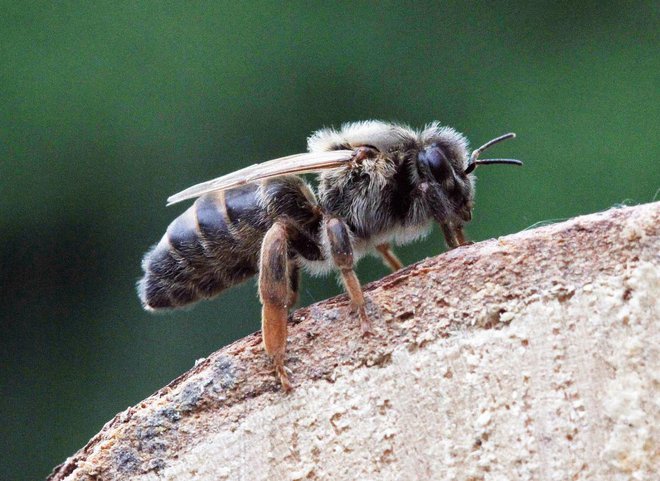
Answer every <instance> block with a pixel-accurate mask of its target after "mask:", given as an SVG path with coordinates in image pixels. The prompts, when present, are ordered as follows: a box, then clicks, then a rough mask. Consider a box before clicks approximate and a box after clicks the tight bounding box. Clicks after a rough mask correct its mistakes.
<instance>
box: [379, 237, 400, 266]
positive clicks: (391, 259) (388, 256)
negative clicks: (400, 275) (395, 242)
mask: <svg viewBox="0 0 660 481" xmlns="http://www.w3.org/2000/svg"><path fill="white" fill-rule="evenodd" d="M376 250H377V251H378V253H379V254H380V256H381V257H382V258H383V262H384V263H385V265H386V266H387V267H389V268H390V269H392V272H396V271H398V270H399V269H401V268H402V267H403V264H402V263H401V261H400V260H399V258H398V257H397V256H396V254H395V253H394V251H393V250H392V247H391V246H390V245H389V244H380V245H377V246H376Z"/></svg>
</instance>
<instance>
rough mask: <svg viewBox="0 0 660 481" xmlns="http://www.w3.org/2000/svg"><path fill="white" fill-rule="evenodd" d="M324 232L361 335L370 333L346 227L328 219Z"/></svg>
mask: <svg viewBox="0 0 660 481" xmlns="http://www.w3.org/2000/svg"><path fill="white" fill-rule="evenodd" d="M326 232H327V234H328V241H329V242H330V251H331V252H332V259H333V261H334V263H335V265H336V266H337V267H338V268H339V270H340V272H341V278H342V281H343V282H344V287H345V288H346V292H347V293H348V296H349V297H350V298H351V305H352V307H353V310H354V311H357V313H358V315H359V316H360V329H361V330H362V335H367V334H371V333H372V329H371V321H370V320H369V317H368V316H367V311H366V310H365V308H364V295H363V293H362V286H361V285H360V281H359V280H358V278H357V276H356V275H355V271H354V270H353V246H352V245H351V238H350V236H349V235H348V226H347V225H346V224H345V223H344V222H343V221H342V220H340V219H337V218H335V217H333V218H329V219H328V220H327V222H326Z"/></svg>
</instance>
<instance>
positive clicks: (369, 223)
mask: <svg viewBox="0 0 660 481" xmlns="http://www.w3.org/2000/svg"><path fill="white" fill-rule="evenodd" d="M513 137H515V134H513V133H510V134H506V135H502V136H500V137H497V138H495V139H493V140H491V141H490V142H488V143H486V144H484V145H483V146H481V147H479V148H478V149H476V150H475V151H473V152H472V154H471V155H468V143H467V140H466V138H465V137H464V136H463V135H462V134H460V133H458V132H457V131H455V130H454V129H452V128H450V127H443V126H441V125H440V124H439V123H437V122H433V123H431V124H429V125H427V126H426V127H424V128H423V129H421V130H413V129H411V128H409V127H407V126H404V125H399V124H394V123H389V122H382V121H374V120H370V121H364V122H354V123H348V124H345V125H343V126H342V127H341V128H340V129H332V128H325V129H321V130H319V131H317V132H315V133H313V134H312V135H311V136H310V137H309V138H308V150H309V152H308V153H303V154H297V155H292V156H289V157H283V158H280V159H275V160H271V161H268V162H264V163H261V164H255V165H252V166H250V167H247V168H244V169H241V170H238V171H236V172H233V173H230V174H227V175H224V176H222V177H219V178H217V179H214V180H210V181H208V182H203V183H201V184H198V185H195V186H193V187H190V188H188V189H186V190H184V191H182V192H180V193H178V194H175V195H173V196H171V197H170V198H169V199H168V205H171V204H174V203H177V202H180V201H183V200H187V199H192V198H197V200H196V201H195V203H194V204H193V205H192V206H191V207H190V208H189V209H188V210H186V211H185V212H184V213H183V214H182V215H180V216H179V217H178V218H176V219H175V220H174V221H173V222H172V223H171V224H170V225H169V227H168V228H167V232H166V234H165V235H164V236H163V238H162V239H161V240H160V242H159V243H158V244H156V245H155V246H154V247H153V248H152V249H151V250H150V251H149V252H148V253H147V254H146V255H145V257H144V260H143V262H142V268H143V269H144V277H143V278H142V279H141V280H140V281H139V282H138V285H137V288H138V293H139V297H140V299H141V301H142V304H143V306H144V308H145V309H147V310H159V309H169V308H177V307H182V306H185V305H188V304H190V303H193V302H196V301H198V300H201V299H209V298H211V297H214V296H216V295H217V294H219V293H220V292H222V291H223V290H225V289H227V288H229V287H231V286H234V285H236V284H239V283H241V282H243V281H245V280H246V279H249V278H250V277H252V276H254V275H257V274H258V276H259V278H258V283H259V297H260V300H261V304H262V318H261V319H262V333H263V342H264V347H265V350H266V352H267V353H268V354H269V355H270V357H271V358H272V361H273V364H274V369H275V372H276V374H277V376H278V377H279V380H280V383H281V386H282V388H283V390H285V391H288V390H289V389H291V383H290V381H289V378H288V375H287V370H286V368H285V365H284V356H285V348H286V338H287V317H288V311H289V309H290V308H291V307H292V306H293V305H294V304H296V302H297V298H298V288H299V276H300V269H301V268H303V269H306V270H307V271H309V272H311V273H312V274H323V273H327V272H329V271H333V270H335V271H339V273H340V276H341V279H342V281H343V284H344V286H345V289H346V291H347V293H348V296H349V298H350V303H351V307H352V312H354V313H356V314H357V316H358V318H359V322H360V327H361V331H362V333H363V334H369V333H370V332H371V322H370V319H369V317H368V315H367V313H366V310H365V301H364V295H363V293H362V287H361V285H360V281H359V280H358V278H357V276H356V275H355V271H354V270H353V269H354V265H355V263H356V262H357V261H358V260H359V259H360V258H361V257H363V256H364V255H366V254H369V253H376V254H377V255H380V256H381V257H382V259H383V261H384V262H385V264H386V265H388V266H389V267H390V268H391V269H392V270H393V271H396V270H398V269H400V268H401V267H402V264H401V261H399V259H398V258H397V256H396V255H395V254H394V252H393V251H392V248H391V245H392V244H393V243H394V244H397V245H404V244H408V243H410V242H412V241H414V240H416V239H420V238H422V237H424V236H426V235H427V234H428V233H429V231H430V230H431V226H432V223H433V222H434V221H435V222H437V223H438V224H439V225H440V227H441V229H442V232H443V234H444V238H445V240H446V243H447V245H448V246H449V248H454V247H457V246H460V245H462V244H465V243H466V238H465V235H464V233H463V227H464V225H465V224H466V223H467V222H469V221H470V220H471V218H472V208H473V205H474V181H475V179H474V175H473V174H472V172H473V171H474V169H475V168H476V167H477V166H478V165H485V164H514V165H522V162H521V161H519V160H515V159H479V155H480V154H481V153H482V152H483V151H484V150H485V149H487V148H489V147H491V146H492V145H494V144H496V143H498V142H500V141H502V140H506V139H510V138H513ZM306 173H318V174H319V177H318V188H317V190H316V193H314V190H313V189H312V188H311V187H310V185H308V184H307V183H306V182H304V181H303V180H302V178H301V177H299V176H298V175H296V174H306Z"/></svg>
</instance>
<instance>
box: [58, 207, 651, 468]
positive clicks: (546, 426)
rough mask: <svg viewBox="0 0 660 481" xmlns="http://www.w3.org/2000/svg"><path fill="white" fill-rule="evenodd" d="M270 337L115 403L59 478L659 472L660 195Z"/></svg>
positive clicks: (505, 241)
mask: <svg viewBox="0 0 660 481" xmlns="http://www.w3.org/2000/svg"><path fill="white" fill-rule="evenodd" d="M366 297H367V299H368V302H369V311H370V315H371V317H372V319H373V321H374V325H375V328H376V331H377V335H376V336H375V337H373V338H369V339H366V340H364V339H362V338H360V336H359V327H358V321H357V319H355V316H353V315H351V314H350V313H349V306H348V302H347V299H346V297H345V296H341V297H337V298H334V299H330V300H328V301H324V302H322V303H319V304H316V305H313V306H310V307H308V308H305V309H301V310H299V311H297V312H296V313H295V314H294V315H293V316H292V318H291V329H290V336H289V345H288V361H287V362H288V366H289V367H290V368H291V370H292V381H293V383H294V385H295V389H294V391H293V392H292V393H290V394H284V393H282V392H280V390H279V388H278V385H277V381H276V379H275V377H274V375H273V373H272V371H271V367H270V363H269V362H268V360H267V358H266V356H265V355H264V354H263V352H262V349H261V347H260V341H261V338H260V336H259V335H258V334H255V335H252V336H249V337H247V338H245V339H243V340H240V341H238V342H236V343H234V344H232V345H230V346H227V347H226V348H223V349H221V350H220V351H218V352H216V353H214V354H212V355H211V356H209V357H208V358H206V359H204V360H202V361H200V362H199V363H198V364H197V365H196V366H195V367H194V368H193V369H192V370H191V371H189V372H187V373H185V374H184V375H182V376H181V377H179V378H178V379H176V380H174V381H173V382H172V383H171V384H170V385H168V386H166V387H165V388H163V389H161V390H160V391H158V392H157V393H155V394H154V395H152V396H151V397H149V398H147V399H146V400H144V401H143V402H142V403H140V404H139V405H137V406H135V407H132V408H130V409H128V410H127V411H125V412H123V413H120V414H118V415H117V416H116V417H115V418H114V419H113V420H111V421H110V422H109V423H108V424H107V425H106V426H105V427H104V428H103V430H102V431H101V432H100V433H99V434H98V435H97V436H95V437H94V438H93V439H92V440H90V442H89V443H88V444H87V446H85V447H84V448H82V449H81V450H80V451H79V452H78V453H76V454H75V455H73V456H72V457H71V458H69V459H67V460H66V461H65V463H63V464H62V465H60V466H58V467H57V468H56V469H55V471H54V472H53V474H52V475H51V477H50V478H49V479H52V480H101V479H103V480H115V479H136V480H145V481H146V480H149V481H151V480H153V481H155V480H161V479H163V480H164V479H167V480H224V479H227V480H233V479H236V480H305V479H308V480H325V479H331V480H358V479H359V480H425V479H433V480H442V479H447V480H454V479H455V480H503V481H504V480H506V481H509V480H518V479H520V480H526V479H530V480H628V479H640V480H650V479H654V476H657V474H656V471H657V470H658V468H659V467H660V449H659V446H660V402H659V399H660V396H659V389H658V386H659V385H660V370H659V369H658V367H659V360H660V355H659V351H660V335H659V333H658V320H659V317H660V203H654V204H647V205H643V206H637V207H629V208H622V209H613V210H610V211H607V212H603V213H599V214H594V215H590V216H584V217H579V218H576V219H573V220H570V221H568V222H564V223H561V224H556V225H551V226H546V227H542V228H539V229H535V230H530V231H524V232H522V233H519V234H516V235H513V236H507V237H503V238H500V239H497V240H489V241H485V242H481V243H479V244H475V245H471V246H466V247H461V248H458V249H455V250H453V251H450V252H448V253H445V254H442V255H440V256H438V257H436V258H433V259H427V260H425V261H422V262H420V263H417V264H415V265H413V266H410V267H408V268H406V269H404V270H402V271H399V272H397V273H395V274H393V275H392V276H389V277H386V278H384V279H382V280H381V281H378V282H376V283H373V284H371V285H370V286H368V287H367V289H366Z"/></svg>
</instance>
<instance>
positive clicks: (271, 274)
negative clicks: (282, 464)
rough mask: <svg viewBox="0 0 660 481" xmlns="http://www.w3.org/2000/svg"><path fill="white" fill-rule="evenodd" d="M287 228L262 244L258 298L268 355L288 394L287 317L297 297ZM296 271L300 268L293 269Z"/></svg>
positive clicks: (277, 230) (280, 228)
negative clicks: (293, 285)
mask: <svg viewBox="0 0 660 481" xmlns="http://www.w3.org/2000/svg"><path fill="white" fill-rule="evenodd" d="M292 267H295V266H294V265H293V263H292V262H291V261H290V259H289V255H288V240H287V235H286V229H285V227H284V226H283V225H281V224H279V223H275V224H273V226H272V227H271V228H270V229H269V230H268V232H267V233H266V235H265V237H264V239H263V242H262V244H261V259H260V266H259V298H260V299H261V304H262V310H261V330H262V335H263V340H264V348H265V349H266V353H268V355H269V356H271V357H272V359H273V364H274V366H275V372H276V373H277V375H278V377H279V378H280V383H281V384H282V389H283V390H284V391H289V390H290V389H291V383H290V382H289V377H288V375H287V373H286V369H285V367H284V354H285V351H286V337H287V325H286V323H287V318H288V314H289V307H290V305H291V304H290V303H291V302H292V301H293V300H294V298H295V294H293V293H292V289H291V287H292V286H291V274H292V273H291V270H292ZM293 270H297V269H295V268H294V269H293Z"/></svg>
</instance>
